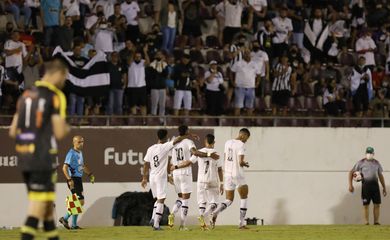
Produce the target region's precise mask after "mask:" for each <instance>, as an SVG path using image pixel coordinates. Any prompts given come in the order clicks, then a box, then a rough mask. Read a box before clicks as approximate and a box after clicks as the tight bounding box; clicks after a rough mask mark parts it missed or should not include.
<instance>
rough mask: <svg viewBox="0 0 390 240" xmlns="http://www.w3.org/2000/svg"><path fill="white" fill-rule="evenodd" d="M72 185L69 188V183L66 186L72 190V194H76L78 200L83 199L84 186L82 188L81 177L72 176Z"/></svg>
mask: <svg viewBox="0 0 390 240" xmlns="http://www.w3.org/2000/svg"><path fill="white" fill-rule="evenodd" d="M72 180H73V183H74V187H73V189H70V186H69V183H68V188H69V189H70V191H71V192H72V194H75V193H76V194H77V196H78V197H79V199H80V200H82V199H84V188H83V180H82V178H81V177H72Z"/></svg>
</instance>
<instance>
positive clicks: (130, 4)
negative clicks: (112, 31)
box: [121, 0, 141, 43]
mask: <svg viewBox="0 0 390 240" xmlns="http://www.w3.org/2000/svg"><path fill="white" fill-rule="evenodd" d="M121 10H122V14H123V15H125V16H126V19H127V31H126V39H129V40H131V41H132V42H133V43H136V42H139V37H140V31H139V26H138V14H139V12H140V11H141V9H140V8H139V5H138V3H137V1H136V0H126V1H124V2H123V3H122V5H121Z"/></svg>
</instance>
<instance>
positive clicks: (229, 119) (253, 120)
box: [0, 115, 390, 128]
mask: <svg viewBox="0 0 390 240" xmlns="http://www.w3.org/2000/svg"><path fill="white" fill-rule="evenodd" d="M11 121H12V116H11V115H0V126H7V125H9V124H10V123H11ZM68 122H69V123H70V124H71V125H73V126H178V125H180V124H186V125H188V126H258V127H377V128H385V127H390V118H374V117H364V118H356V117H303V116H302V117H301V116H288V117H281V116H240V117H235V116H218V117H217V116H169V115H167V116H162V117H160V116H129V115H126V116H105V115H90V116H81V117H77V116H71V117H68Z"/></svg>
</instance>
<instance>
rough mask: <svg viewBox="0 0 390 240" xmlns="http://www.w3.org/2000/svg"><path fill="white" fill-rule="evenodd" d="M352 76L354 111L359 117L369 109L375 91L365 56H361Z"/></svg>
mask: <svg viewBox="0 0 390 240" xmlns="http://www.w3.org/2000/svg"><path fill="white" fill-rule="evenodd" d="M350 78H351V93H352V97H353V105H354V111H355V114H356V116H357V117H362V116H363V113H366V112H367V110H368V105H369V100H370V98H371V95H372V91H373V86H372V75H371V70H370V69H369V68H368V67H367V66H366V59H365V58H364V56H360V57H359V60H358V64H357V65H356V66H355V67H354V68H353V69H352V74H351V77H350Z"/></svg>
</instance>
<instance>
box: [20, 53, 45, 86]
mask: <svg viewBox="0 0 390 240" xmlns="http://www.w3.org/2000/svg"><path fill="white" fill-rule="evenodd" d="M26 59H27V61H26V62H27V64H26V65H25V66H24V67H23V75H24V89H30V88H31V87H32V86H34V84H35V82H36V81H38V80H39V79H40V74H39V70H40V68H41V67H42V65H43V59H42V55H41V49H40V47H39V46H31V48H30V50H29V52H28V54H27V57H26Z"/></svg>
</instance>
